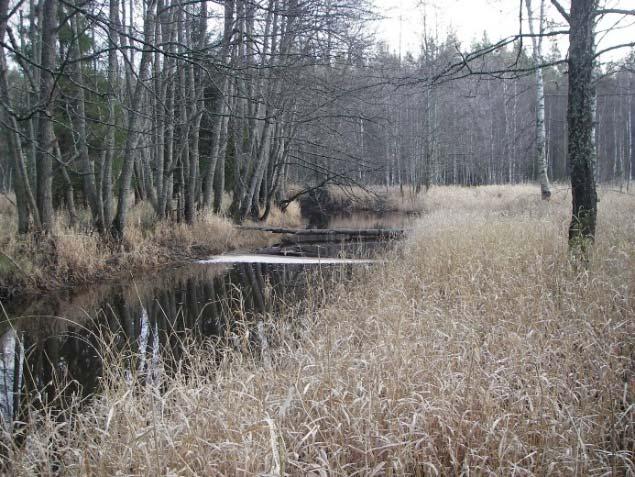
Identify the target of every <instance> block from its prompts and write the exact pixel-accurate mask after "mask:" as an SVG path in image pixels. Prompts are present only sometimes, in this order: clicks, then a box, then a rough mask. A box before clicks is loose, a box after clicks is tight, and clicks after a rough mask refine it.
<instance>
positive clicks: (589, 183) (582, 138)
mask: <svg viewBox="0 0 635 477" xmlns="http://www.w3.org/2000/svg"><path fill="white" fill-rule="evenodd" d="M597 3H598V0H576V1H574V2H572V4H571V14H570V33H569V40H570V47H569V60H568V65H569V92H568V99H569V104H568V108H567V125H568V131H569V132H568V138H569V142H568V151H567V156H568V160H569V166H570V168H571V191H572V194H573V209H572V218H571V224H570V226H569V245H570V247H571V248H573V247H580V246H581V247H582V248H584V245H585V243H586V242H587V241H589V240H590V241H592V240H593V239H594V237H595V225H596V218H597V191H596V184H595V175H594V172H595V171H594V162H595V154H596V152H595V147H594V140H593V102H594V101H593V98H594V91H593V90H594V86H593V82H592V80H593V60H594V58H593V56H594V31H593V30H594V10H595V8H596V6H597Z"/></svg>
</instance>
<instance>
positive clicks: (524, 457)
mask: <svg viewBox="0 0 635 477" xmlns="http://www.w3.org/2000/svg"><path fill="white" fill-rule="evenodd" d="M526 191H527V189H525V188H523V187H489V188H483V189H458V188H456V189H455V188H450V189H442V188H439V189H436V190H433V192H432V193H431V194H429V195H428V196H427V198H426V200H427V201H428V204H430V205H429V206H430V208H431V209H430V212H429V213H428V214H427V215H425V216H423V218H422V219H421V220H420V221H419V223H418V227H417V229H416V233H415V234H414V235H413V236H412V238H411V239H410V240H409V241H408V242H407V243H406V244H405V245H404V247H403V248H402V249H401V250H400V251H399V252H397V253H396V254H395V256H393V257H389V260H387V261H386V263H385V265H383V266H379V267H374V268H372V269H368V270H366V271H360V272H359V273H358V274H357V276H356V277H355V281H354V282H352V283H351V282H342V283H336V284H332V285H331V286H330V287H329V291H328V293H326V294H327V296H322V295H323V294H324V293H325V292H324V291H323V290H322V291H320V289H317V288H316V289H314V291H313V292H312V293H311V294H310V295H309V296H308V298H307V300H308V307H307V308H304V309H305V310H307V309H308V310H311V312H310V313H298V311H297V310H294V309H290V310H289V312H288V314H287V316H275V317H265V326H264V330H265V333H264V336H266V337H267V343H268V346H260V347H258V349H254V348H253V347H252V346H250V345H249V343H250V339H249V335H250V333H251V331H250V328H249V327H247V326H245V327H244V328H241V327H235V328H234V329H236V330H240V329H242V330H243V331H235V335H234V336H232V337H226V338H227V339H226V340H221V342H220V343H209V345H208V346H205V347H203V348H201V347H200V346H199V347H198V348H193V349H192V352H191V355H190V356H187V357H186V358H185V359H183V360H181V361H180V365H179V366H178V369H176V370H173V372H172V373H167V374H165V375H164V376H163V377H162V381H161V383H160V385H156V384H155V385H147V384H146V385H132V384H130V382H131V381H130V379H125V376H126V373H130V370H129V369H124V368H118V367H116V366H111V367H109V368H108V369H109V371H108V373H107V375H106V376H105V378H104V382H103V387H104V389H103V395H102V396H100V397H99V398H98V399H96V401H95V402H94V403H92V404H91V405H89V406H87V407H84V408H82V409H80V410H77V409H75V410H74V411H71V412H70V414H69V415H67V416H65V419H64V424H63V425H60V424H59V421H57V420H55V419H54V414H53V413H52V411H50V410H48V411H47V410H46V409H45V410H44V411H38V412H35V411H32V414H31V415H29V416H28V419H27V424H26V425H25V427H24V428H23V431H22V432H24V433H25V434H27V435H28V439H26V440H23V441H22V442H24V444H23V445H18V444H15V445H9V447H8V449H7V457H8V461H7V462H9V464H8V465H9V469H10V470H11V471H12V472H14V473H16V474H23V475H24V474H33V473H38V474H43V475H44V474H52V473H62V474H72V475H78V474H82V475H113V474H120V473H125V474H133V475H148V474H155V475H284V474H288V475H459V474H468V473H469V474H476V475H481V474H482V475H486V474H490V475H512V474H514V475H607V474H609V475H632V474H633V473H634V472H635V463H634V462H633V451H634V450H635V447H634V446H635V430H634V428H633V422H634V419H633V418H634V417H635V416H634V411H633V403H634V399H635V375H634V371H635V369H634V368H635V363H634V361H633V356H634V353H635V346H634V345H635V343H634V340H633V336H635V323H634V320H633V318H634V316H635V309H634V303H635V301H634V300H635V297H634V296H633V290H634V289H635V288H634V285H635V276H634V275H635V224H634V223H633V221H632V214H633V210H635V197H633V196H632V195H624V194H622V195H620V194H615V193H605V194H603V197H602V202H601V203H600V219H601V223H600V226H599V229H598V230H599V231H600V235H599V236H598V238H597V244H596V246H595V250H594V253H593V256H592V257H591V259H590V261H589V263H588V264H587V265H586V266H585V267H582V266H580V264H577V263H576V262H573V261H571V260H570V257H569V256H568V252H567V247H566V227H567V225H568V222H567V218H568V211H569V200H570V199H569V197H568V194H567V192H566V191H559V192H557V193H556V194H555V195H554V197H553V199H552V201H551V202H548V203H547V202H545V201H542V200H540V197H539V194H538V193H537V192H536V191H535V189H534V190H532V194H530V195H528V194H527V195H526V194H525V192H526ZM433 207H435V209H434V210H432V208H433ZM397 255H398V256H397ZM317 302H320V303H321V304H320V305H319V306H317V305H316V303H317ZM261 342H262V338H261ZM223 343H226V344H228V343H233V344H232V346H223ZM138 382H146V380H143V379H139V380H138ZM52 443H53V444H52Z"/></svg>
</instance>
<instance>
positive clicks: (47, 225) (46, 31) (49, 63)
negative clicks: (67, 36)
mask: <svg viewBox="0 0 635 477" xmlns="http://www.w3.org/2000/svg"><path fill="white" fill-rule="evenodd" d="M57 3H58V2H57V0H44V1H43V5H42V11H43V16H44V19H43V22H44V23H43V25H42V62H41V63H42V73H41V76H40V108H41V110H40V112H39V115H38V134H37V143H38V152H37V193H36V196H37V206H38V211H39V214H40V222H41V226H42V231H44V232H50V231H51V229H52V227H53V159H52V156H53V141H54V139H55V138H54V135H53V94H54V90H55V74H54V72H53V69H54V68H55V45H56V40H57Z"/></svg>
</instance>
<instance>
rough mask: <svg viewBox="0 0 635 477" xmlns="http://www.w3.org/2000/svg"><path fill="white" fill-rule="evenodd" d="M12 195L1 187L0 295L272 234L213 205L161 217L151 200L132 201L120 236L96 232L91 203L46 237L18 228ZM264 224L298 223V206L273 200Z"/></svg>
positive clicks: (254, 242)
mask: <svg viewBox="0 0 635 477" xmlns="http://www.w3.org/2000/svg"><path fill="white" fill-rule="evenodd" d="M11 199H12V197H10V196H6V195H0V297H3V296H4V297H7V296H9V297H11V296H20V295H25V294H26V295H29V294H33V293H42V292H46V291H51V290H56V289H60V288H72V287H74V286H78V285H86V284H88V283H96V282H100V281H104V280H111V279H115V278H117V277H121V276H122V275H127V276H130V274H131V273H135V274H136V273H139V272H143V271H147V270H151V269H155V268H158V267H162V266H165V265H167V264H170V263H179V262H186V261H189V260H192V259H198V258H206V257H209V256H210V255H215V254H220V253H224V252H229V251H234V250H244V251H247V250H252V249H256V248H260V247H266V246H269V245H271V244H272V243H273V241H275V237H274V236H272V235H271V234H267V233H262V232H254V231H243V230H239V229H238V228H236V227H235V226H234V224H233V223H232V222H231V220H229V219H228V218H226V217H223V216H221V215H216V214H213V213H209V214H207V215H205V216H202V217H199V218H198V220H197V221H196V223H195V224H194V225H187V224H175V223H174V222H171V221H167V220H156V217H155V214H154V212H153V209H152V207H151V206H150V204H147V203H140V204H136V205H135V206H133V207H132V209H131V210H130V213H129V219H128V225H127V227H126V230H125V235H124V240H123V241H122V243H117V244H113V243H108V242H105V241H104V240H102V239H101V238H100V236H99V235H98V234H97V233H95V232H94V230H93V228H92V225H91V224H90V214H89V213H88V211H87V210H79V211H78V212H79V215H80V217H79V220H78V221H77V225H75V226H70V225H69V223H68V216H67V214H66V213H65V212H60V213H58V214H57V216H56V223H55V227H54V233H53V234H52V236H51V237H49V238H44V239H43V238H42V237H41V236H39V235H35V234H31V235H27V236H25V237H18V235H17V224H16V222H17V220H16V217H15V207H14V206H13V204H12V200H11ZM266 223H267V225H271V226H288V227H297V226H300V225H301V224H302V218H301V216H300V208H299V206H298V205H297V203H292V204H290V206H289V207H288V208H287V210H286V212H285V213H282V212H281V211H280V210H279V209H277V208H275V207H274V208H273V209H272V212H271V214H270V216H269V219H268V220H267V222H266Z"/></svg>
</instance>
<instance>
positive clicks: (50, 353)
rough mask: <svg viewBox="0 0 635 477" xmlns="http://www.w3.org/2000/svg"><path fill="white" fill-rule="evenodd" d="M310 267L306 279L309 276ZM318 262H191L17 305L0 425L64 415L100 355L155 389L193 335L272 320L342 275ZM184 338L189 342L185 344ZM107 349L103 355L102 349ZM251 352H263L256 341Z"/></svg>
mask: <svg viewBox="0 0 635 477" xmlns="http://www.w3.org/2000/svg"><path fill="white" fill-rule="evenodd" d="M308 270H311V272H310V273H307V272H308ZM350 270H351V266H350V265H348V266H342V265H326V264H320V265H316V264H311V265H306V264H276V263H274V264H263V263H238V264H235V265H233V266H231V265H228V264H190V265H188V266H186V267H180V268H176V269H172V270H168V271H164V272H161V273H160V274H155V275H153V276H146V277H140V278H138V279H135V280H130V281H128V282H126V283H120V284H115V285H111V286H104V287H95V288H92V289H89V290H85V291H83V292H81V293H77V294H74V295H68V296H50V297H47V298H46V299H43V300H39V301H35V302H32V303H28V304H23V305H22V306H16V307H15V308H14V310H13V311H11V312H9V316H10V317H11V316H13V317H15V318H13V319H9V320H4V322H2V323H0V415H1V417H0V419H1V422H2V427H3V428H4V430H5V431H10V430H11V427H12V425H13V424H12V423H13V422H15V421H16V420H17V421H19V420H20V412H21V408H20V403H26V402H29V403H31V404H33V403H34V402H39V403H42V404H49V405H50V404H54V405H55V406H56V407H60V408H65V407H66V406H68V405H69V403H70V402H71V401H72V400H77V399H78V398H80V399H81V398H82V397H86V396H88V395H91V394H93V393H95V392H96V391H98V385H99V377H100V376H101V374H102V366H103V359H102V356H101V353H102V352H104V351H108V350H110V351H114V352H121V353H124V354H125V355H127V356H130V358H129V361H128V362H127V364H125V366H127V367H128V369H129V372H128V374H129V376H130V379H132V376H136V377H137V378H139V377H142V379H144V380H145V382H146V383H148V384H159V382H160V379H161V371H160V369H159V366H158V363H159V362H160V361H161V358H162V357H163V358H164V359H165V358H166V357H168V359H170V360H176V361H178V360H180V359H181V358H182V357H183V356H184V354H185V353H184V352H185V350H184V349H183V346H184V343H185V342H191V341H192V340H191V338H195V339H208V338H210V337H218V336H229V335H230V334H231V332H232V331H234V330H233V328H232V327H234V326H236V317H240V318H242V319H243V320H242V321H243V322H244V320H247V321H249V320H251V322H252V323H253V326H254V332H253V333H252V336H253V337H254V338H253V339H256V340H257V339H258V336H259V334H262V332H261V333H258V329H259V328H258V322H257V319H256V317H257V316H259V315H260V314H262V313H276V311H278V310H279V307H280V306H283V304H284V303H295V302H298V301H299V300H300V299H301V297H303V296H304V294H305V291H306V287H307V283H311V278H310V276H311V275H312V274H313V273H319V274H320V282H323V281H324V280H325V279H326V280H327V281H328V279H332V278H333V277H334V275H340V274H347V275H348V274H349V273H350ZM186 338H187V339H186ZM104 341H107V342H108V349H107V350H104V346H103V343H104ZM259 346H266V342H263V341H262V339H260V344H259Z"/></svg>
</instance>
